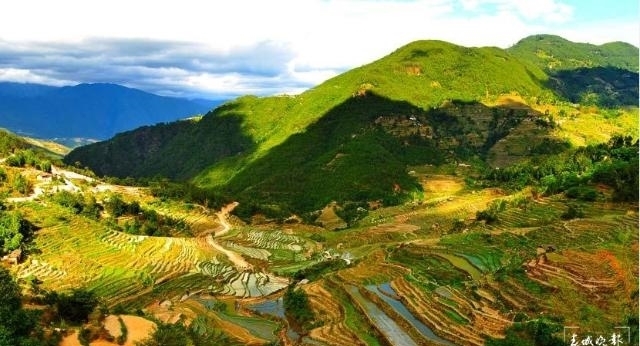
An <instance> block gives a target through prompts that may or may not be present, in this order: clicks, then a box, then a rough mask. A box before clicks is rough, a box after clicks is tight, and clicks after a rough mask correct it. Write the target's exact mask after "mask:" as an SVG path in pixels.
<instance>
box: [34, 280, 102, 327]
mask: <svg viewBox="0 0 640 346" xmlns="http://www.w3.org/2000/svg"><path fill="white" fill-rule="evenodd" d="M44 302H45V303H46V304H47V305H52V306H55V311H56V314H57V316H58V320H59V321H66V322H69V323H72V324H81V323H86V322H87V321H88V320H89V314H91V312H92V311H93V310H94V309H95V308H96V306H98V298H97V297H96V296H95V294H94V293H93V292H91V291H88V290H86V289H83V288H74V289H72V290H71V292H70V293H57V292H55V291H54V292H49V293H47V294H46V296H45V297H44Z"/></svg>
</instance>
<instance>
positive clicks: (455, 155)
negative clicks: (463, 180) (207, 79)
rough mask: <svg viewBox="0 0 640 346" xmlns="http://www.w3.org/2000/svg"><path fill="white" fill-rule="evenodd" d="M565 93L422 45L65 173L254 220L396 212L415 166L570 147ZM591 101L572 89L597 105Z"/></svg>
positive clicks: (465, 53)
mask: <svg viewBox="0 0 640 346" xmlns="http://www.w3.org/2000/svg"><path fill="white" fill-rule="evenodd" d="M567 42H568V41H567ZM578 45H579V44H578ZM569 46H570V45H569ZM636 56H637V49H636ZM595 68H599V66H597V67H595ZM568 71H571V70H568ZM624 71H625V72H624V73H626V74H628V75H629V76H631V77H630V78H633V77H635V80H636V81H637V78H638V74H637V73H636V72H633V71H629V70H624ZM626 85H627V84H626V83H623V86H625V87H626ZM563 86H564V85H563V84H562V83H558V82H557V76H554V75H551V74H550V73H548V72H547V71H545V70H544V69H542V68H541V67H540V66H538V64H536V63H535V62H534V61H533V59H522V58H517V57H516V56H514V55H513V54H512V53H510V51H509V50H502V49H499V48H493V47H483V48H467V47H461V46H456V45H453V44H450V43H447V42H442V41H418V42H413V43H410V44H408V45H406V46H404V47H401V48H399V49H398V50H396V51H395V52H393V53H392V54H390V55H388V56H386V57H384V58H382V59H380V60H378V61H375V62H372V63H371V64H368V65H364V66H362V67H359V68H356V69H353V70H351V71H348V72H345V73H343V74H341V75H339V76H337V77H335V78H332V79H330V80H328V81H326V82H324V83H322V84H321V85H318V86H317V87H315V88H312V89H310V90H308V91H306V92H304V93H302V94H300V95H297V96H278V97H265V98H258V97H254V96H245V97H241V98H238V99H236V100H233V101H231V102H227V103H225V104H224V105H222V106H220V107H218V108H217V109H215V110H213V111H212V112H210V113H208V114H207V115H206V116H204V117H203V118H202V119H199V120H192V121H181V122H175V123H171V124H162V125H156V126H148V127H144V128H141V129H137V130H134V131H130V132H127V133H122V134H119V135H117V136H116V137H114V138H113V139H112V140H109V141H106V142H101V143H95V144H91V145H88V146H85V147H81V148H78V149H76V150H74V151H72V152H71V153H70V154H69V155H68V156H67V157H66V158H65V160H66V161H67V162H68V163H77V164H80V165H83V166H88V167H90V168H91V169H93V170H95V172H96V173H97V174H99V175H113V176H120V177H126V176H132V177H153V176H165V177H169V178H171V179H177V180H183V181H192V182H195V183H196V184H198V185H200V186H202V187H207V188H214V189H216V190H219V191H222V192H225V193H227V194H229V195H230V196H233V198H235V199H238V200H240V201H241V205H240V207H239V209H238V213H240V214H241V213H246V215H250V214H251V213H254V212H263V213H267V214H270V215H274V216H283V215H288V214H289V213H292V212H296V213H300V212H309V211H313V210H318V209H320V208H322V207H323V206H325V205H327V204H329V203H330V202H332V201H338V202H339V203H343V204H348V203H355V205H358V203H363V202H367V201H369V202H371V201H380V202H382V203H383V204H396V203H399V202H401V201H404V200H407V199H410V198H412V197H411V196H414V195H415V194H420V193H422V190H421V189H422V188H421V186H420V184H419V183H418V181H417V180H416V179H415V178H413V177H412V176H411V175H409V174H407V171H408V170H409V168H408V167H411V166H413V165H425V164H429V165H435V166H438V165H442V164H450V165H456V164H457V163H459V162H472V163H473V164H474V165H477V166H479V167H481V166H484V165H490V166H493V167H499V166H503V165H506V164H509V163H511V162H516V161H517V160H522V159H526V157H528V156H535V154H536V153H541V154H549V153H557V152H560V151H562V150H564V149H565V148H567V146H570V143H568V142H567V139H566V138H572V137H571V136H570V134H568V133H567V134H563V135H562V136H558V131H561V130H559V129H558V128H557V126H556V123H555V122H554V120H553V117H554V116H557V117H559V116H566V115H571V114H573V113H575V109H573V108H571V107H574V105H571V104H570V103H569V102H573V100H571V99H569V98H567V97H566V96H565V95H564V94H563V93H562V89H561V87H563ZM582 87H584V88H587V87H588V85H575V86H572V88H574V89H575V90H574V92H575V93H577V94H581V93H585V92H586V93H590V92H592V91H591V90H589V89H581V88H582ZM572 90H573V89H572ZM611 91H612V93H613V94H615V95H619V94H621V95H624V97H619V98H618V99H616V100H615V101H616V103H615V104H614V105H615V106H636V107H637V98H636V99H633V100H632V98H631V97H630V96H629V95H632V94H634V93H635V94H634V95H635V97H637V84H636V86H635V89H634V88H633V87H629V88H618V86H617V84H616V83H613V84H611ZM554 104H555V105H557V106H554ZM551 112H554V113H555V114H554V113H551ZM625 119H626V118H625ZM616 126H617V127H616ZM635 126H636V129H637V124H636V125H635ZM611 128H612V129H614V128H615V129H621V128H624V126H622V125H620V126H618V125H615V126H613V125H612V126H611ZM612 131H613V130H612ZM616 131H617V130H616ZM134 163H135V164H134Z"/></svg>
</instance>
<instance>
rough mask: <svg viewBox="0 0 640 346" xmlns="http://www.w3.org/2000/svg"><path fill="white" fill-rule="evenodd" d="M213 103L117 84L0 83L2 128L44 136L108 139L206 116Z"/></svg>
mask: <svg viewBox="0 0 640 346" xmlns="http://www.w3.org/2000/svg"><path fill="white" fill-rule="evenodd" d="M217 104H219V102H216V101H211V102H210V103H209V104H208V105H207V104H203V103H202V101H196V102H193V101H189V100H186V99H179V98H173V97H163V96H158V95H153V94H149V93H146V92H143V91H141V90H137V89H131V88H126V87H123V86H120V85H115V84H80V85H76V86H70V87H60V88H58V87H51V86H45V85H38V84H21V83H0V126H2V127H6V128H8V129H10V130H11V131H14V132H18V133H22V134H26V135H29V136H33V137H39V138H55V137H63V138H72V137H81V138H92V139H106V138H109V137H111V136H113V135H114V134H116V133H118V132H122V131H126V130H130V129H134V128H136V127H139V126H142V125H149V124H155V123H158V122H168V121H174V120H177V119H180V118H185V117H188V116H192V115H195V114H202V113H205V112H207V111H208V110H210V109H211V108H213V107H214V106H215V105H217Z"/></svg>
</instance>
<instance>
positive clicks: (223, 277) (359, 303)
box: [14, 171, 638, 345]
mask: <svg viewBox="0 0 640 346" xmlns="http://www.w3.org/2000/svg"><path fill="white" fill-rule="evenodd" d="M414 174H416V175H418V176H422V177H423V178H422V179H423V186H424V189H425V195H424V198H423V200H421V201H419V202H416V203H411V204H407V205H402V206H396V207H389V208H380V209H377V210H375V211H371V212H370V213H369V215H368V216H367V217H365V218H364V219H362V220H360V221H359V222H358V224H356V225H354V227H351V228H349V229H345V230H335V231H322V230H321V229H319V228H317V227H316V228H313V227H311V226H305V225H301V224H295V223H294V224H288V225H286V228H283V225H279V224H263V225H260V226H250V225H238V224H235V225H233V226H232V225H231V224H230V223H229V222H228V221H227V217H228V214H227V212H224V213H216V212H215V211H206V210H205V209H203V208H202V207H200V206H187V205H184V204H178V203H176V204H171V203H158V202H154V201H153V200H147V201H146V203H149V204H154V203H156V204H157V206H158V211H159V212H160V213H162V214H163V215H170V216H171V217H173V218H179V219H181V220H183V221H184V222H186V223H187V224H189V225H190V226H192V228H191V229H192V230H193V229H196V230H197V231H196V232H193V233H194V236H193V237H149V236H143V235H131V234H127V233H123V232H120V231H116V230H114V229H113V228H111V227H109V225H108V224H105V223H104V222H102V221H100V220H94V219H90V218H86V217H81V216H78V215H75V214H74V213H72V212H70V211H69V210H68V209H65V208H63V207H60V206H57V205H54V204H51V205H46V206H45V205H43V204H42V203H39V202H37V201H32V202H30V201H27V202H24V204H23V205H22V210H24V212H25V216H27V218H28V219H29V220H31V222H33V224H34V225H35V226H36V227H38V228H39V229H38V231H37V232H36V235H35V237H34V246H33V248H34V249H37V250H36V251H33V252H31V253H29V255H28V256H27V258H26V260H25V261H24V262H23V263H21V264H19V265H18V266H16V267H15V268H14V270H15V273H16V275H17V276H18V277H19V278H22V279H33V278H37V279H38V280H39V281H41V282H42V283H41V285H40V286H41V287H42V288H45V289H55V290H64V289H69V288H72V287H77V284H78V282H83V283H85V284H86V287H87V288H89V289H90V290H92V291H93V292H95V293H96V294H97V295H98V296H99V297H101V299H102V300H103V301H104V302H105V303H106V304H107V305H108V306H111V307H115V306H119V307H121V308H124V309H128V310H130V311H136V310H138V311H143V312H145V313H147V314H148V315H149V316H153V317H154V318H155V319H157V320H160V321H164V322H170V323H175V322H177V321H183V322H185V323H188V324H192V323H193V324H194V325H195V326H200V325H201V328H214V329H215V330H225V331H227V333H228V334H229V333H230V335H232V336H233V337H234V338H235V340H238V341H239V342H241V343H243V344H247V345H262V344H265V343H269V342H275V341H277V340H287V342H289V343H291V344H305V345H306V344H309V345H385V344H392V345H433V344H440V345H454V344H456V345H483V344H485V343H486V342H487V340H488V339H491V338H495V339H501V338H505V337H509V336H508V335H509V333H510V332H509V330H512V329H513V328H514V326H517V325H519V324H521V323H526V321H530V320H537V319H539V318H540V316H549V318H550V320H548V321H556V320H558V318H560V317H561V318H562V319H561V321H562V323H563V324H572V325H580V326H583V328H590V329H592V330H606V329H607V328H612V327H613V326H616V325H619V324H621V323H626V319H627V318H628V316H633V314H634V311H636V310H634V309H637V286H638V276H637V272H638V261H637V256H636V255H637V251H638V213H637V206H634V205H629V204H615V203H605V202H591V203H586V202H576V201H571V200H567V199H566V198H564V197H563V196H552V197H545V198H537V199H533V198H530V197H527V196H528V195H527V193H528V192H527V191H525V192H520V193H517V194H513V195H509V194H508V193H506V192H505V191H502V190H498V189H494V188H487V189H475V190H468V188H466V187H465V186H464V182H463V181H462V180H461V179H460V178H458V177H452V176H447V175H441V174H440V175H434V174H426V173H424V172H420V171H418V173H414ZM523 196H524V197H523ZM129 197H131V196H129ZM496 203H500V204H501V205H502V208H501V209H500V211H499V212H498V213H497V215H496V219H495V220H493V221H492V222H490V223H487V222H485V221H478V220H476V213H477V212H478V211H481V210H485V209H486V208H489V207H490V206H491V205H494V204H496ZM149 204H147V205H149ZM570 205H571V206H572V207H575V208H579V209H580V211H581V217H580V218H573V219H563V218H562V215H563V214H564V213H565V212H566V211H567V210H568V208H569V206H570ZM318 235H321V236H318ZM313 239H315V240H313ZM331 261H333V262H331ZM336 263H342V264H341V265H340V266H337V267H336V266H335V265H336ZM331 266H334V267H331ZM318 268H321V269H318ZM322 268H324V269H322ZM332 268H334V269H332ZM335 268H337V269H335ZM305 275H311V276H309V277H311V278H312V279H313V280H312V281H311V282H309V283H307V284H303V285H301V286H300V289H303V290H304V291H305V292H306V294H307V296H308V299H309V304H310V307H311V310H312V311H313V312H314V315H315V322H314V324H313V325H312V327H311V328H310V329H308V330H303V329H300V326H297V325H296V324H295V323H292V321H291V320H290V318H289V315H287V314H286V313H285V310H284V307H283V305H282V296H283V292H284V291H285V289H286V288H287V286H288V285H289V284H291V283H295V282H296V280H299V279H300V277H304V276H305ZM294 278H297V279H294ZM576 312H577V313H576ZM595 315H597V316H599V318H598V319H594V318H593V316H595ZM545 321H546V320H545ZM558 325H559V324H558ZM198 328H200V327H198Z"/></svg>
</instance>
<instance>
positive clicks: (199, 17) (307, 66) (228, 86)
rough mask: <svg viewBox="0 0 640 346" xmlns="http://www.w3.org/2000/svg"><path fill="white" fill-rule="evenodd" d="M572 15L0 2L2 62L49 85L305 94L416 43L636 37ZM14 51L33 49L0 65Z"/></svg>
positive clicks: (468, 4)
mask: <svg viewBox="0 0 640 346" xmlns="http://www.w3.org/2000/svg"><path fill="white" fill-rule="evenodd" d="M574 20H575V18H574V8H572V7H571V6H569V5H567V4H565V3H563V0H537V1H534V0H395V1H394V0H371V1H368V0H270V1H263V0H234V1H206V0H181V1H179V2H177V1H168V0H155V1H151V0H136V1H130V0H112V1H108V2H107V1H86V0H57V1H49V0H21V1H11V2H4V3H3V4H2V5H0V68H3V69H4V70H3V71H6V70H7V69H17V70H20V69H22V70H26V71H27V72H29V74H27V75H25V79H28V80H30V81H35V80H36V79H38V78H40V80H41V81H48V82H50V83H60V82H57V81H59V80H65V81H71V80H73V81H76V80H77V81H80V82H91V81H92V80H89V79H91V78H108V77H109V75H110V74H113V75H115V76H117V77H118V78H124V79H126V77H127V73H131V75H130V78H131V79H132V80H125V81H120V82H121V83H125V84H128V85H132V86H139V87H142V86H144V87H146V88H147V90H149V91H155V92H163V93H165V94H185V95H186V94H188V95H193V96H197V95H200V96H203V95H207V94H208V95H214V94H224V95H238V94H242V93H245V92H252V93H257V94H269V93H281V92H284V91H292V90H296V91H298V90H303V89H304V88H306V87H309V86H312V85H315V84H317V83H320V82H322V81H323V80H325V79H327V78H329V77H332V76H333V75H335V74H337V73H339V72H341V71H344V70H346V69H349V68H353V67H355V66H359V65H362V64H365V63H368V62H371V61H373V60H375V59H378V58H380V57H382V56H384V55H386V54H389V53H391V52H392V51H393V50H395V49H396V48H398V47H400V46H402V45H404V44H407V43H409V42H411V41H414V40H418V39H441V40H446V41H451V42H453V43H456V44H461V45H466V46H484V45H491V46H499V47H508V46H510V45H512V44H514V43H515V42H517V41H518V40H519V39H521V38H523V37H525V36H527V35H531V34H536V33H556V34H560V35H563V34H567V38H568V39H572V40H576V39H578V38H579V40H582V41H587V42H596V41H598V42H600V40H603V39H606V40H629V39H632V40H633V41H631V42H633V43H636V44H637V42H638V40H637V35H636V33H637V26H635V27H633V25H629V23H617V24H616V25H613V26H605V24H606V25H611V24H615V23H614V21H613V20H610V21H608V22H607V23H604V22H603V23H602V24H603V25H597V26H596V25H592V26H589V25H582V26H581V25H578V23H575V22H574ZM576 27H579V28H580V29H573V28H576ZM629 29H635V30H634V31H633V34H630V31H628V30H629ZM625 30H626V31H625ZM3 43H4V45H3ZM60 47H65V48H64V49H61V48H60ZM21 49H22V50H23V51H24V53H25V54H29V53H34V52H38V53H36V54H35V55H33V56H30V57H29V58H28V59H27V58H22V59H18V58H19V57H16V56H12V59H14V60H16V59H17V60H16V61H17V62H15V61H13V60H11V61H12V62H7V61H5V62H4V63H3V61H2V60H1V58H2V54H3V50H9V51H11V52H12V53H14V55H16V54H17V55H18V56H19V55H20V50H21ZM74 54H77V55H78V56H74ZM29 63H30V64H29ZM65 63H66V65H64V64H65ZM21 64H22V65H21ZM38 64H40V65H45V67H42V66H40V65H38ZM63 65H64V66H66V68H64V66H63ZM38 67H40V68H39V69H38ZM74 67H75V71H74ZM11 73H13V77H11V78H14V79H19V77H16V73H15V72H11ZM3 76H4V77H3ZM7 76H9V73H8V72H5V73H4V74H3V75H0V79H5V80H6V78H9V77H7ZM5 77H6V78H5ZM114 82H118V81H114Z"/></svg>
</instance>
